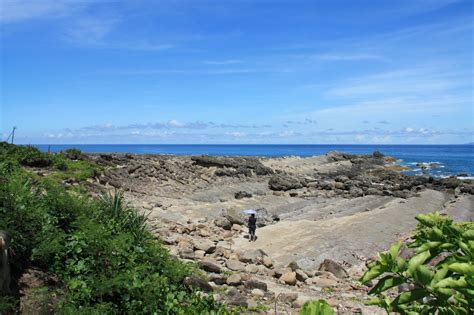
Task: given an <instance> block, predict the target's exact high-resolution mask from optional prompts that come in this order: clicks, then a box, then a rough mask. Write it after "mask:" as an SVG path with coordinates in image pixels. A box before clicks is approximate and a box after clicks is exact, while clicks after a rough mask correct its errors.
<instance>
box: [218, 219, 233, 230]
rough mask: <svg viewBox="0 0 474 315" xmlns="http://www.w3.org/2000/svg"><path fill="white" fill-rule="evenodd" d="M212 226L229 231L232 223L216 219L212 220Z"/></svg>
mask: <svg viewBox="0 0 474 315" xmlns="http://www.w3.org/2000/svg"><path fill="white" fill-rule="evenodd" d="M214 224H215V225H216V226H218V227H220V228H223V229H224V230H230V228H231V227H232V223H231V222H230V221H229V220H228V219H227V218H226V217H217V218H216V219H215V220H214Z"/></svg>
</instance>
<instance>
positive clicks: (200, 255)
mask: <svg viewBox="0 0 474 315" xmlns="http://www.w3.org/2000/svg"><path fill="white" fill-rule="evenodd" d="M205 255H206V252H205V251H203V250H197V251H195V252H194V257H195V258H198V259H199V258H203V257H204V256H205Z"/></svg>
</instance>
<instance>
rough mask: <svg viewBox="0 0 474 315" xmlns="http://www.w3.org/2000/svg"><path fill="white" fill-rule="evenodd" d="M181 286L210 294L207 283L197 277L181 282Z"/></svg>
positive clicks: (187, 278)
mask: <svg viewBox="0 0 474 315" xmlns="http://www.w3.org/2000/svg"><path fill="white" fill-rule="evenodd" d="M183 284H184V285H185V286H188V287H196V288H199V289H201V290H202V291H204V292H212V286H211V285H209V283H208V282H207V281H205V280H203V279H201V278H199V277H196V276H190V277H186V278H184V280H183Z"/></svg>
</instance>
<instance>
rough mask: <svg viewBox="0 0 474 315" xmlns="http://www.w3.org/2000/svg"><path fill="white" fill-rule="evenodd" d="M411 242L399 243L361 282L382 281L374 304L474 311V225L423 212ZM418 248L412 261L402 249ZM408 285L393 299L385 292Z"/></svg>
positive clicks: (416, 310) (420, 310)
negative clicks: (406, 288) (405, 257)
mask: <svg viewBox="0 0 474 315" xmlns="http://www.w3.org/2000/svg"><path fill="white" fill-rule="evenodd" d="M416 219H417V220H418V221H419V224H418V227H417V231H416V233H415V235H414V237H413V241H411V242H410V243H408V244H404V243H402V242H398V243H396V244H394V245H393V246H392V247H391V248H390V250H389V251H388V252H386V253H381V254H380V255H379V259H378V260H377V261H374V262H372V263H371V264H369V265H368V267H369V268H368V270H367V271H366V272H365V274H364V275H363V277H362V278H361V282H362V283H367V282H369V281H370V280H373V279H378V282H377V284H376V285H375V286H374V287H373V288H372V289H371V290H370V291H369V294H372V295H377V296H378V297H376V298H374V299H373V300H372V301H371V302H370V304H374V305H378V306H381V307H383V308H385V309H386V310H387V312H399V313H402V314H473V313H474V223H463V224H454V223H453V221H452V220H451V219H450V218H448V217H446V216H442V215H440V214H438V213H435V214H420V215H418V216H417V217H416ZM406 246H407V247H409V248H413V249H415V250H416V255H414V256H413V257H411V258H410V259H409V260H405V259H404V258H402V257H401V255H400V253H401V251H402V249H403V248H404V247H406ZM402 284H406V285H408V287H409V289H408V291H406V292H402V293H400V294H398V295H397V296H396V297H395V298H394V299H391V298H389V296H388V295H386V294H384V292H386V291H387V290H389V289H391V288H394V287H397V286H399V285H402Z"/></svg>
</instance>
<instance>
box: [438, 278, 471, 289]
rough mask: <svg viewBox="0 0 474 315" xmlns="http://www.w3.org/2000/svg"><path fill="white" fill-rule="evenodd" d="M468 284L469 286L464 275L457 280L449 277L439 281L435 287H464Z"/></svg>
mask: <svg viewBox="0 0 474 315" xmlns="http://www.w3.org/2000/svg"><path fill="white" fill-rule="evenodd" d="M466 286H467V282H466V279H464V277H461V278H459V279H457V280H456V279H454V278H452V277H448V278H446V279H443V280H441V281H439V282H438V283H436V284H435V285H434V286H433V287H434V288H462V287H466Z"/></svg>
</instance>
